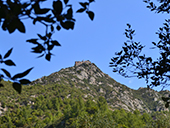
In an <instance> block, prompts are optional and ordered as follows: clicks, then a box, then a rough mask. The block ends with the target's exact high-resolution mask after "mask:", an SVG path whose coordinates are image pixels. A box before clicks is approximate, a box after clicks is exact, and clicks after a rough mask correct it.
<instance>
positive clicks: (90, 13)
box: [86, 11, 94, 20]
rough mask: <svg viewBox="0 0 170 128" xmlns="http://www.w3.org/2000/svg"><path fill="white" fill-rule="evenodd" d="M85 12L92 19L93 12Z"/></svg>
mask: <svg viewBox="0 0 170 128" xmlns="http://www.w3.org/2000/svg"><path fill="white" fill-rule="evenodd" d="M86 13H87V14H88V16H89V18H90V19H91V20H93V19H94V13H93V12H92V11H86Z"/></svg>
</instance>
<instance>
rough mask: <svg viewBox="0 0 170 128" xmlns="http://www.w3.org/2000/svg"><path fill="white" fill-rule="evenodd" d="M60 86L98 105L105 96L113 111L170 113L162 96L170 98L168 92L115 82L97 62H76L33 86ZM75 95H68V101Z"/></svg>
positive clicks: (33, 83)
mask: <svg viewBox="0 0 170 128" xmlns="http://www.w3.org/2000/svg"><path fill="white" fill-rule="evenodd" d="M37 84H40V85H44V86H46V85H49V84H60V85H66V86H67V87H69V88H73V87H74V88H77V89H78V90H79V91H80V93H79V95H82V97H83V98H84V99H87V98H92V99H93V101H94V102H95V101H96V100H97V99H98V97H99V96H103V97H105V99H106V101H107V103H108V105H109V107H110V109H111V110H115V109H121V108H123V109H125V110H127V111H134V110H136V109H138V110H139V111H140V112H148V113H150V112H153V111H169V109H168V108H165V103H164V102H163V100H162V96H169V94H170V92H169V91H167V90H166V91H160V92H158V91H154V90H153V89H147V88H139V89H138V90H134V89H130V88H128V87H127V86H125V85H123V84H121V83H118V82H116V81H115V80H114V79H113V78H111V77H110V76H109V75H107V74H105V73H103V72H102V71H101V70H100V69H99V68H98V67H97V66H96V65H95V64H94V63H91V62H90V61H89V60H87V61H76V62H75V64H74V66H72V67H68V68H64V69H61V70H60V71H58V72H55V73H52V74H51V75H49V76H44V77H42V78H39V79H37V80H35V81H33V82H32V83H31V86H33V85H37ZM71 95H72V93H71V92H69V93H67V96H66V97H67V98H68V97H70V96H71Z"/></svg>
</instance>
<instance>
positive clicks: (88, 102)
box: [0, 81, 170, 128]
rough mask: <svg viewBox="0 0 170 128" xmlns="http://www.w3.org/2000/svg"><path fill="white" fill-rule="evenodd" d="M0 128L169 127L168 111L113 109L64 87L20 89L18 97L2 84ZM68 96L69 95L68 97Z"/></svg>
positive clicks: (42, 86)
mask: <svg viewBox="0 0 170 128" xmlns="http://www.w3.org/2000/svg"><path fill="white" fill-rule="evenodd" d="M2 83H3V84H4V85H5V87H4V88H1V90H0V95H1V97H0V103H1V109H5V108H7V110H6V111H4V112H2V113H1V116H0V128H15V127H21V128H22V127H24V128H169V127H170V122H169V119H170V112H152V113H140V112H139V111H138V110H135V111H133V112H128V111H125V110H123V109H120V110H118V109H117V110H112V109H111V108H110V107H109V105H108V104H107V102H106V100H105V98H104V97H102V96H100V97H98V99H96V100H93V99H92V98H91V97H87V98H84V97H83V96H82V93H81V92H80V90H78V89H77V88H76V87H69V86H67V85H59V84H49V85H40V84H36V85H30V86H23V88H22V90H23V91H22V93H21V94H18V93H17V92H16V91H15V90H14V89H13V88H12V87H11V86H12V82H9V81H8V82H6V81H2ZM70 94H71V95H70Z"/></svg>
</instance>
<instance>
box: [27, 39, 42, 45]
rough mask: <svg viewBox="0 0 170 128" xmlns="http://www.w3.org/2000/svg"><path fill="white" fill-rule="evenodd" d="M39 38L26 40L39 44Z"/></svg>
mask: <svg viewBox="0 0 170 128" xmlns="http://www.w3.org/2000/svg"><path fill="white" fill-rule="evenodd" d="M37 40H38V39H29V40H26V42H30V43H33V44H39V43H38V42H37Z"/></svg>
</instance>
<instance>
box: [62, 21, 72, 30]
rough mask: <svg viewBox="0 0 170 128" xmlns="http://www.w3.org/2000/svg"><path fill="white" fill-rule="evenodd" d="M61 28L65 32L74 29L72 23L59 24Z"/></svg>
mask: <svg viewBox="0 0 170 128" xmlns="http://www.w3.org/2000/svg"><path fill="white" fill-rule="evenodd" d="M61 26H62V27H63V28H65V29H67V30H68V29H74V22H72V21H66V22H61Z"/></svg>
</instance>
